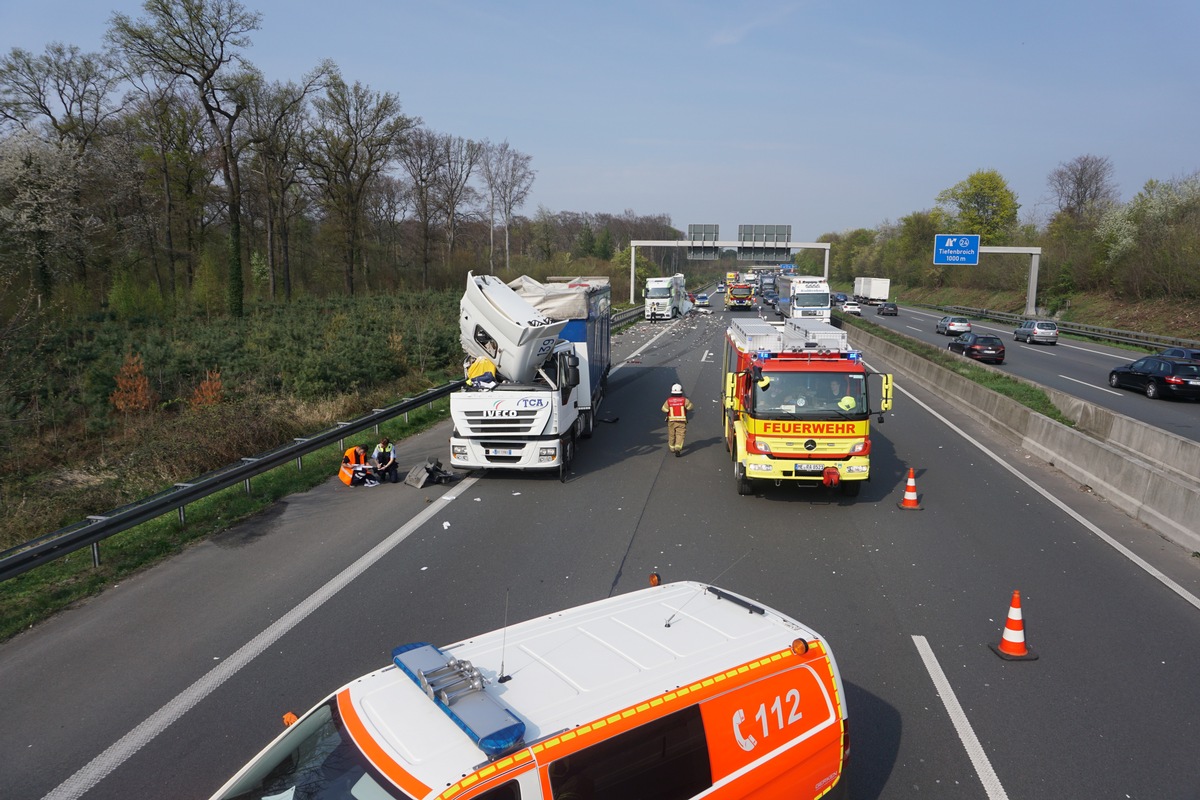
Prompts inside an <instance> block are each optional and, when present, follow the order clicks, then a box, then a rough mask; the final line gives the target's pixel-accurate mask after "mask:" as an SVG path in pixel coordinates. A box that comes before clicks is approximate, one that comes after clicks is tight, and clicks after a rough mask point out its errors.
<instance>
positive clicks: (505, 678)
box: [496, 587, 512, 683]
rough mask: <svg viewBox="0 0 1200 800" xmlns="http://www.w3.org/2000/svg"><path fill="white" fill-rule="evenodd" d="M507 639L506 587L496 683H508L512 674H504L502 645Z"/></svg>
mask: <svg viewBox="0 0 1200 800" xmlns="http://www.w3.org/2000/svg"><path fill="white" fill-rule="evenodd" d="M507 641H508V588H507V587H506V588H505V589H504V633H502V634H500V677H499V678H497V679H496V682H497V683H508V682H509V681H511V680H512V675H505V674H504V645H505V642H507Z"/></svg>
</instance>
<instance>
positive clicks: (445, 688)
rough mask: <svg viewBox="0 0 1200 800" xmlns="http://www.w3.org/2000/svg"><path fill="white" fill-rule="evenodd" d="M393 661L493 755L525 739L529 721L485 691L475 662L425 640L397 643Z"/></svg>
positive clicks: (500, 754) (480, 747)
mask: <svg viewBox="0 0 1200 800" xmlns="http://www.w3.org/2000/svg"><path fill="white" fill-rule="evenodd" d="M392 662H393V663H394V664H395V665H396V666H397V667H399V668H400V670H401V671H403V672H404V674H405V675H407V676H408V677H410V678H412V680H413V683H415V684H417V686H419V687H421V690H422V691H424V692H425V694H426V696H428V697H429V699H430V700H432V701H433V703H434V705H436V706H437V707H438V708H440V709H441V710H442V711H443V712H444V713H445V714H446V716H448V717H449V718H450V719H451V720H453V721H454V724H455V725H457V726H458V727H459V728H460V729H461V730H462V732H463V733H465V734H466V735H467V736H469V737H470V738H471V741H473V742H474V743H475V744H476V745H478V747H479V749H480V750H482V751H483V752H484V753H485V754H486V755H487V756H488V757H489V758H497V757H498V756H502V755H504V754H505V753H508V752H511V751H512V750H515V749H516V748H517V747H519V746H521V745H522V744H523V743H524V741H525V723H524V722H522V721H521V720H519V719H517V717H516V716H515V715H514V714H513V713H512V712H511V711H510V710H509V709H508V707H507V706H506V705H504V703H502V702H500V701H499V700H497V699H496V698H495V697H492V696H491V695H490V694H488V693H487V692H485V691H484V681H483V676H482V675H481V674H480V672H479V670H477V669H476V668H475V667H473V666H472V665H471V662H469V661H463V660H460V659H457V658H455V657H454V656H450V655H447V654H445V653H443V652H442V651H441V650H439V649H437V648H436V647H434V646H433V645H431V644H427V643H425V642H413V643H412V644H405V645H401V646H400V647H397V648H396V649H395V650H393V651H392Z"/></svg>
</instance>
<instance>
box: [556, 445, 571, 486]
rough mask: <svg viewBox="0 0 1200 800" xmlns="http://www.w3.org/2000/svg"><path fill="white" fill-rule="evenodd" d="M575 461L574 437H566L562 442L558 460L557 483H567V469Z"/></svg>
mask: <svg viewBox="0 0 1200 800" xmlns="http://www.w3.org/2000/svg"><path fill="white" fill-rule="evenodd" d="M574 460H575V437H574V436H568V437H566V438H565V439H563V440H562V457H561V458H559V459H558V481H559V483H566V482H567V468H568V467H570V466H571V462H572V461H574Z"/></svg>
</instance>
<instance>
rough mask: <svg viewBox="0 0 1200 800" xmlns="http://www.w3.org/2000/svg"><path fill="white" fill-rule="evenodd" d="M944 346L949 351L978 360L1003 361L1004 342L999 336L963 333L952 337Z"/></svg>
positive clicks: (996, 362) (998, 362)
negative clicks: (954, 337)
mask: <svg viewBox="0 0 1200 800" xmlns="http://www.w3.org/2000/svg"><path fill="white" fill-rule="evenodd" d="M946 347H947V348H948V349H949V350H950V352H951V353H961V354H962V355H964V356H966V357H967V358H974V359H976V360H978V361H989V362H991V363H993V364H1003V363H1004V342H1002V341H1000V337H999V336H991V335H989V334H984V333H964V334H963V335H961V336H959V337H958V338H957V339H952V340H951V341H950V343H949V344H948V345H946Z"/></svg>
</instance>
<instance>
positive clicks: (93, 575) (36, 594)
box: [0, 400, 450, 642]
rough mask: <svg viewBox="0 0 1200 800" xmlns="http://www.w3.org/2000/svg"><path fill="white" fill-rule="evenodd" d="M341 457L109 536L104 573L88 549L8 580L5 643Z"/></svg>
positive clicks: (421, 414)
mask: <svg viewBox="0 0 1200 800" xmlns="http://www.w3.org/2000/svg"><path fill="white" fill-rule="evenodd" d="M449 408H450V406H449V402H448V401H447V400H441V401H438V402H435V403H433V404H432V406H422V407H421V409H419V410H417V411H414V412H410V413H409V415H408V421H407V422H406V421H405V420H404V418H403V417H398V418H396V419H395V420H392V421H391V422H388V423H385V424H383V425H381V426H380V433H381V435H384V436H388V437H389V438H391V439H392V440H393V441H398V440H401V439H403V438H405V437H407V436H411V435H413V434H415V433H419V432H420V431H423V430H425V429H427V428H429V427H431V426H432V425H434V424H436V423H438V422H440V421H441V420H443V419H445V418H446V417H447V416H448V415H449ZM372 437H373V434H370V435H369V434H361V435H359V436H357V437H348V438H347V446H350V445H351V444H357V443H359V442H361V443H363V444H368V441H369V440H371V439H372ZM371 444H372V445H373V442H371ZM341 455H342V454H341V451H339V450H338V449H337V446H336V445H334V446H330V447H326V448H323V449H321V450H317V451H314V452H312V453H310V454H308V455H307V456H305V457H304V459H303V469H300V470H298V469H297V468H296V465H295V464H287V465H284V466H279V467H276V468H275V469H273V470H271V471H269V472H264V473H263V474H262V475H259V476H257V477H255V478H253V479H251V481H250V492H249V493H247V492H246V489H245V487H244V486H242V485H240V484H239V485H237V486H231V487H230V488H228V489H224V490H222V491H220V492H217V493H216V494H213V495H209V496H208V497H205V498H203V499H201V500H197V501H196V502H194V503H190V504H189V505H188V506H187V507H186V510H185V511H186V513H185V519H186V524H184V525H180V524H179V515H178V514H176V513H175V512H171V513H168V514H165V515H163V516H161V517H159V518H157V519H154V520H151V521H150V522H146V523H144V524H142V525H138V526H137V527H135V528H130V529H129V530H127V531H124V532H122V533H119V534H117V535H115V536H110V537H109V538H107V539H105V540H103V541H102V542H101V543H100V555H101V563H100V566H99V567H95V566H93V564H92V551H91V549H90V548H84V549H82V550H77V551H75V552H74V553H71V554H70V555H68V556H64V557H62V558H59V559H57V560H55V561H52V562H50V563H48V564H44V565H42V566H40V567H37V568H36V569H33V570H30V571H29V572H26V573H25V574H23V575H20V576H18V577H16V578H12V579H10V580H7V581H5V582H4V583H2V584H0V642H2V641H5V640H7V639H9V638H10V637H12V636H14V635H16V634H17V633H19V632H21V631H22V630H25V629H26V628H29V627H32V626H33V625H34V624H35V623H37V622H40V621H42V620H44V619H46V618H47V617H49V616H51V615H52V614H54V613H56V612H58V611H62V610H63V609H65V608H68V607H69V606H71V605H73V604H75V603H77V602H79V601H81V600H84V599H86V598H88V597H91V596H93V595H96V594H99V593H100V592H101V591H103V590H104V589H105V588H107V587H109V586H112V585H113V584H115V583H117V582H119V581H121V580H122V579H124V578H126V577H128V576H129V575H132V574H133V573H135V572H137V571H139V570H141V569H144V568H146V567H148V566H151V565H153V564H155V563H158V562H159V561H161V560H163V559H164V558H168V557H170V556H172V555H175V554H176V553H179V552H181V551H182V550H183V549H184V548H185V547H187V546H188V545H189V544H191V543H193V542H196V541H198V540H201V539H203V538H205V537H207V536H209V535H211V534H213V533H217V532H219V531H222V530H225V529H227V528H229V527H231V526H233V525H234V524H236V523H237V522H238V521H240V520H244V519H246V518H248V517H251V516H253V515H255V514H257V513H259V512H261V511H263V510H264V509H266V508H268V507H269V506H270V505H271V504H272V503H274V502H276V501H277V500H279V499H280V498H283V497H286V496H288V495H291V494H296V493H299V492H304V491H308V490H309V489H312V488H313V487H315V486H318V485H320V484H322V483H324V482H326V481H328V480H329V479H330V478H331V477H332V476H333V475H334V474H335V473H336V472H337V469H338V464H339V463H340V462H341Z"/></svg>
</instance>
